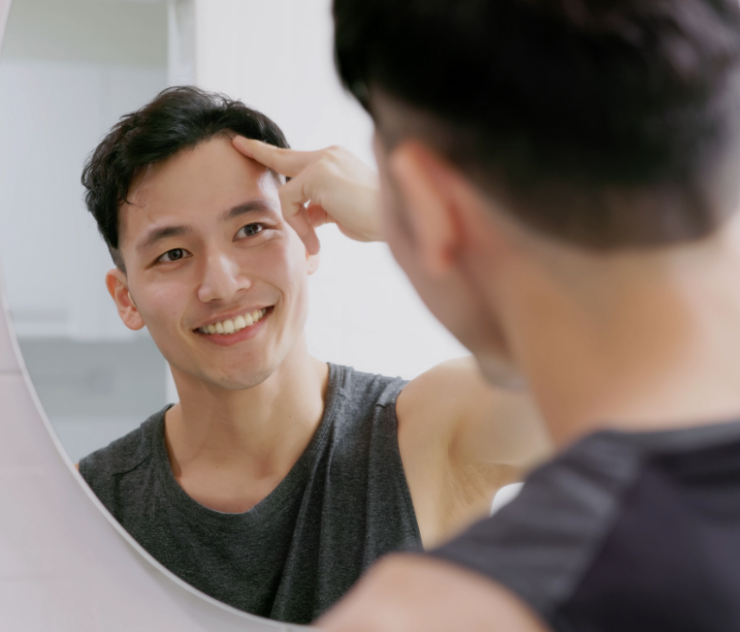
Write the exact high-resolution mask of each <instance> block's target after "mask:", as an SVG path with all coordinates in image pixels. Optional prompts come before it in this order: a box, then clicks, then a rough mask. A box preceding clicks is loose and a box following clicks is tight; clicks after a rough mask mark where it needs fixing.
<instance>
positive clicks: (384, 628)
mask: <svg viewBox="0 0 740 632" xmlns="http://www.w3.org/2000/svg"><path fill="white" fill-rule="evenodd" d="M317 625H318V626H319V628H320V629H322V630H325V631H326V632H340V631H341V632H396V631H398V632H400V631H401V630H403V631H404V632H422V631H423V632H442V631H443V630H444V631H447V630H465V631H466V632H483V631H485V632H496V631H501V632H509V631H511V630H516V631H517V632H545V631H546V630H548V629H549V628H547V627H546V626H545V625H544V624H543V623H542V621H541V620H540V619H539V618H538V617H537V616H536V615H535V614H534V613H533V612H532V611H531V610H530V609H529V608H528V607H527V606H526V605H525V604H524V603H522V602H521V601H520V600H519V599H518V598H517V597H516V596H515V595H514V594H513V593H511V592H509V591H508V590H506V589H505V588H504V587H503V586H501V585H499V584H496V583H494V582H492V581H490V580H489V579H487V578H485V577H483V576H481V575H477V574H475V573H472V572H470V571H468V570H466V569H464V568H462V567H457V566H455V565H452V564H449V563H447V562H442V561H438V560H435V559H432V558H427V557H423V556H412V555H391V556H388V557H387V558H385V559H384V560H382V561H381V562H379V563H378V564H376V565H375V566H374V567H373V568H372V569H370V571H369V572H368V573H367V574H366V575H365V576H364V577H363V579H362V580H360V581H359V582H358V584H357V585H356V586H355V587H354V588H353V589H352V590H351V591H350V592H349V593H348V595H346V596H345V597H344V598H343V599H342V600H341V601H340V602H339V604H338V605H337V606H335V607H334V608H333V609H332V610H331V611H330V612H329V613H328V614H327V615H326V616H325V617H323V618H322V619H320V620H319V621H318V622H317Z"/></svg>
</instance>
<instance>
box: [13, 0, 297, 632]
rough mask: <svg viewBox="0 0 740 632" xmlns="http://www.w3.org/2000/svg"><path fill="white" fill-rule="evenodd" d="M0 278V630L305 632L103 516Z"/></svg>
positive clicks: (41, 631)
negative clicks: (209, 588) (213, 594)
mask: <svg viewBox="0 0 740 632" xmlns="http://www.w3.org/2000/svg"><path fill="white" fill-rule="evenodd" d="M10 5H11V0H0V43H1V42H2V34H3V33H4V32H5V26H6V24H7V19H8V15H9V12H10ZM1 98H3V95H2V94H0V99H1ZM1 255H2V253H0V258H1ZM1 272H2V271H1V270H0V629H2V630H19V631H21V630H22V631H23V632H49V631H52V630H53V631H55V632H68V631H69V632H72V631H74V632H93V631H99V630H105V631H106V632H155V631H156V632H162V631H163V630H177V631H178V632H200V631H205V630H208V631H209V632H231V631H236V630H238V631H239V632H245V631H246V632H259V631H263V630H264V631H266V632H278V631H280V632H289V631H290V630H298V629H304V630H305V629H307V628H304V627H303V626H288V625H286V624H282V623H276V622H274V621H268V620H266V619H262V618H259V617H255V616H252V615H248V614H245V613H243V612H240V611H238V610H235V609H233V608H231V607H228V606H225V605H223V604H221V603H220V602H218V601H216V600H214V599H212V598H210V597H208V596H206V595H203V594H202V593H200V592H198V591H197V590H195V589H194V588H192V587H191V586H189V585H188V584H186V583H185V582H183V581H182V580H180V579H179V578H178V577H176V576H175V575H173V574H172V573H170V572H169V571H168V570H167V569H166V568H164V567H163V566H162V565H161V564H159V563H158V562H157V561H156V560H154V558H152V557H151V556H150V555H149V554H148V553H147V552H146V551H144V549H142V548H141V546H140V545H139V544H138V543H136V541H134V540H133V538H131V536H130V535H128V533H126V531H125V530H124V529H123V528H122V527H121V526H120V525H119V524H118V523H117V522H116V521H115V520H114V519H113V517H112V516H111V515H110V514H109V513H108V512H107V511H106V510H105V508H104V507H103V505H102V504H101V503H100V501H98V499H97V498H96V497H95V495H94V494H93V493H92V491H91V490H90V489H89V488H88V487H87V486H86V485H85V484H84V482H83V480H82V478H81V477H80V475H79V474H78V473H77V471H76V470H75V468H74V465H73V464H72V462H71V461H70V460H69V458H68V457H67V455H66V453H65V451H64V449H63V448H62V446H61V444H60V443H59V440H58V439H57V437H56V435H55V433H54V430H53V429H52V427H51V425H50V423H49V420H48V419H47V417H46V414H45V413H44V411H43V408H42V407H41V405H40V403H39V400H38V397H37V396H36V393H35V391H34V388H33V386H32V384H31V381H30V379H29V376H28V372H27V371H26V368H25V365H24V363H23V359H22V356H21V354H20V350H19V347H18V343H17V340H16V339H15V335H14V334H13V329H12V325H11V321H10V316H9V311H8V304H7V300H6V296H5V291H4V286H3V280H2V273H1Z"/></svg>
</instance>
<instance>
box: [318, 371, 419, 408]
mask: <svg viewBox="0 0 740 632" xmlns="http://www.w3.org/2000/svg"><path fill="white" fill-rule="evenodd" d="M331 368H332V370H333V371H334V372H335V374H336V380H335V388H337V389H338V393H337V396H338V398H340V399H342V400H344V401H345V402H346V403H348V404H349V405H351V406H352V405H354V406H356V407H375V406H383V407H385V406H391V405H393V404H395V403H396V399H397V398H398V395H399V393H401V391H402V390H403V388H404V387H405V386H406V384H407V381H406V380H404V379H402V378H400V377H390V376H387V375H379V374H376V373H365V372H363V371H356V370H355V369H354V368H352V367H349V366H342V365H336V364H334V365H331Z"/></svg>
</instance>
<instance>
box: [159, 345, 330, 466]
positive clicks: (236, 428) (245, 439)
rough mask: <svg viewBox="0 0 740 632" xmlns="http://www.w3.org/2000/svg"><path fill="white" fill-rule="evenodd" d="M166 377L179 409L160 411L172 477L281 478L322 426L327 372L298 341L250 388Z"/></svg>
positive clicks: (184, 376) (180, 375) (177, 375)
mask: <svg viewBox="0 0 740 632" xmlns="http://www.w3.org/2000/svg"><path fill="white" fill-rule="evenodd" d="M172 374H173V377H174V379H175V385H176V386H177V391H178V394H179V396H180V402H179V403H178V404H176V405H175V406H174V407H173V408H171V409H170V410H169V411H168V412H167V415H166V418H165V428H166V437H167V446H168V450H169V452H170V459H171V462H172V465H173V471H174V472H175V475H176V476H177V475H178V472H179V470H183V469H187V468H196V467H197V468H200V467H209V466H211V467H217V468H221V469H222V470H227V469H240V470H244V471H246V472H247V473H248V474H249V475H250V476H254V477H258V478H260V477H265V476H271V475H277V476H281V475H284V474H285V473H287V472H288V471H289V470H290V468H291V467H292V465H293V464H294V463H295V461H296V460H297V459H298V457H299V456H300V455H301V453H302V452H303V451H304V450H305V448H306V446H307V445H308V442H309V441H310V440H311V437H312V436H313V434H314V432H315V431H316V428H317V427H318V425H319V423H320V422H321V418H322V415H323V411H324V397H325V394H326V388H327V383H328V366H327V365H326V363H323V362H319V361H318V360H316V359H314V358H312V357H310V356H309V354H308V351H307V349H306V345H305V341H304V340H303V339H301V340H300V341H299V342H298V343H297V344H296V346H295V347H294V349H292V350H291V352H290V353H289V354H288V356H287V357H286V358H285V359H284V360H283V361H282V362H281V364H280V365H279V367H278V368H277V369H276V370H275V371H274V372H273V373H272V374H271V375H270V376H269V377H268V378H267V379H266V380H264V381H263V382H262V383H260V384H258V385H256V386H254V387H251V388H247V389H243V390H232V389H224V388H220V387H218V386H214V385H213V384H209V383H206V382H204V381H203V380H200V379H197V378H194V377H193V376H190V375H188V374H184V373H182V372H180V371H178V370H177V369H175V368H174V367H173V368H172Z"/></svg>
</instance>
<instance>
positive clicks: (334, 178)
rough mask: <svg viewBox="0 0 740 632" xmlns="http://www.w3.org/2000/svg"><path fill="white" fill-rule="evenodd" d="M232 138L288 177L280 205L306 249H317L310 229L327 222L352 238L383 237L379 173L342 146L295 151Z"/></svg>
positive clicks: (244, 151)
mask: <svg viewBox="0 0 740 632" xmlns="http://www.w3.org/2000/svg"><path fill="white" fill-rule="evenodd" d="M233 143H234V147H236V149H238V150H239V151H240V152H241V153H242V154H244V155H245V156H247V157H249V158H252V159H253V160H256V161H257V162H259V163H261V164H263V165H264V166H265V167H268V168H269V169H272V170H273V171H276V172H277V173H280V174H282V175H284V176H288V177H289V178H291V180H290V181H289V182H287V183H286V184H285V185H283V186H282V187H281V188H280V192H279V195H280V205H281V206H282V210H283V217H285V219H286V221H287V222H288V223H289V224H290V225H291V226H293V228H294V229H295V231H296V232H297V233H298V235H299V236H300V238H301V239H302V240H303V242H304V244H305V245H306V249H307V250H308V252H309V253H311V254H316V253H317V252H318V251H319V242H318V238H317V237H316V232H315V229H316V228H317V227H319V226H321V225H323V224H328V223H334V224H336V225H337V226H338V227H339V230H341V231H342V233H344V234H345V235H347V237H350V238H352V239H356V240H357V241H380V240H381V239H382V237H381V228H380V207H379V203H378V176H377V174H376V173H375V172H374V171H373V170H372V169H370V168H369V167H368V166H367V165H365V164H364V163H363V162H361V161H360V160H359V159H358V158H356V157H355V156H353V155H352V154H351V153H350V152H348V151H347V150H346V149H342V148H341V147H329V148H328V149H322V150H319V151H294V150H291V149H281V148H279V147H274V146H273V145H268V144H267V143H262V142H260V141H257V140H251V139H248V138H244V137H243V136H236V137H235V138H234V140H233Z"/></svg>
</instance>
